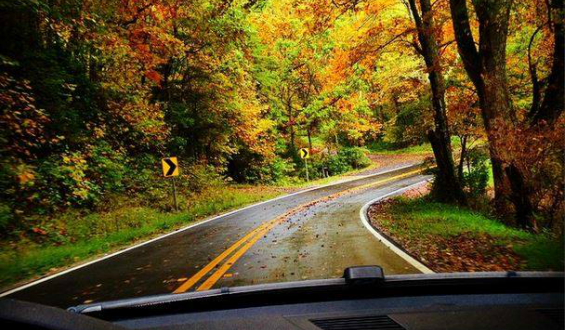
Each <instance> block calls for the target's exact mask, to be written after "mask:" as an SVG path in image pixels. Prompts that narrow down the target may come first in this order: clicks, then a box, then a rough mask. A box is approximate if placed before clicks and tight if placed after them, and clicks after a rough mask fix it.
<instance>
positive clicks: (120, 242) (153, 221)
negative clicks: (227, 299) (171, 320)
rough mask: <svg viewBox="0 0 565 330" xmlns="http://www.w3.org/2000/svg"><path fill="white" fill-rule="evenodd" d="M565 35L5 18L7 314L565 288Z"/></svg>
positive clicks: (101, 16)
mask: <svg viewBox="0 0 565 330" xmlns="http://www.w3.org/2000/svg"><path fill="white" fill-rule="evenodd" d="M563 15H564V11H563V1H562V0H548V1H539V0H525V1H519V2H516V1H509V0H497V1H491V0H487V1H472V2H470V1H459V0H437V1H431V0H371V1H369V0H237V1H226V0H194V1H179V0H120V1H118V0H102V1H100V0H60V1H50V0H21V1H0V32H1V33H0V35H1V36H2V42H1V43H0V123H1V127H0V150H1V163H0V195H1V199H0V292H2V293H1V294H0V296H2V297H8V298H14V299H20V300H25V301H31V302H36V303H41V304H45V305H50V306H57V307H62V308H67V307H69V306H76V305H81V304H90V303H97V302H102V301H110V300H119V299H126V298H134V297H144V296H149V295H159V294H181V293H186V292H194V291H203V290H209V289H218V288H221V287H235V286H246V285H254V284H263V283H282V282H293V281H304V280H313V279H333V278H339V277H342V276H343V274H344V270H345V269H346V268H347V267H352V266H367V265H378V266H380V267H382V269H383V270H384V273H385V275H392V274H422V273H424V274H428V273H453V272H487V271H489V272H490V271H562V270H563V267H564V266H563V260H564V256H563V251H564V249H563V224H564V222H563V219H564V216H565V211H564V178H563V173H565V172H564V171H565V169H564V158H563V155H564V151H565V150H564V149H565V148H564V146H565V143H564V142H565V141H563V138H564V137H565V119H564V116H563V115H562V112H563V108H564V106H563V104H564V95H565V93H564V76H563V74H564V72H563V70H564V55H563V54H564V49H563V47H564V43H565V42H564V35H565V33H564V25H563V21H564V19H563Z"/></svg>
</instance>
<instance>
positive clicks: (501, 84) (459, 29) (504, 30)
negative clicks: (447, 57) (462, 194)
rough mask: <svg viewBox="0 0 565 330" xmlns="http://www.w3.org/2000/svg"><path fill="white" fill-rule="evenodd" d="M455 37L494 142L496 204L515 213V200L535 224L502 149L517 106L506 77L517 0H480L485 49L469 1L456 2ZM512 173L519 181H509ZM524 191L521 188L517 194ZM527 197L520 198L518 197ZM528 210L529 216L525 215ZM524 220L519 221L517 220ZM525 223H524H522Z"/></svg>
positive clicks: (453, 7)
mask: <svg viewBox="0 0 565 330" xmlns="http://www.w3.org/2000/svg"><path fill="white" fill-rule="evenodd" d="M449 3H450V9H451V16H452V21H453V28H454V30H455V39H456V41H457V46H458V49H459V54H460V55H461V58H462V60H463V64H464V66H465V70H466V71H467V74H468V76H469V78H470V79H471V81H472V82H473V84H474V85H475V88H476V89H477V94H478V96H479V103H480V107H481V114H482V117H483V122H484V125H485V131H486V133H487V138H488V141H489V152H490V158H491V163H492V169H493V177H494V186H495V205H496V208H497V211H498V213H499V214H501V215H506V214H509V213H510V212H509V211H510V209H509V205H508V202H512V203H513V204H514V207H515V211H516V212H517V213H518V212H520V214H519V215H518V214H517V216H519V217H524V218H527V219H530V220H529V221H533V214H532V213H531V212H532V209H531V207H528V205H523V203H525V201H526V200H529V196H528V195H527V193H528V192H527V190H524V189H523V188H524V187H525V186H526V185H525V184H516V182H522V183H525V182H526V180H525V179H524V175H523V173H521V172H520V170H519V169H518V168H516V167H514V168H513V170H511V171H510V172H507V171H505V167H507V166H509V165H510V164H511V161H512V160H505V159H504V158H503V155H502V153H501V151H503V150H504V149H503V148H504V145H503V143H501V140H500V137H501V136H502V135H501V134H500V133H501V132H505V127H500V125H503V126H504V125H510V122H511V121H510V116H511V105H510V97H509V93H508V84H507V79H506V41H507V36H508V22H509V18H510V9H511V7H512V0H481V1H478V0H475V1H473V5H474V7H475V12H476V13H477V17H478V20H479V35H480V36H479V40H480V43H479V50H477V48H476V47H475V41H474V39H473V35H472V33H471V27H470V24H469V14H468V10H467V2H466V0H450V1H449ZM509 173H511V174H512V176H513V180H512V182H511V180H510V179H509V178H508V174H509ZM517 189H518V190H517ZM518 195H520V196H523V198H516V196H518ZM524 212H526V213H524ZM517 221H518V219H517ZM520 221H521V220H520Z"/></svg>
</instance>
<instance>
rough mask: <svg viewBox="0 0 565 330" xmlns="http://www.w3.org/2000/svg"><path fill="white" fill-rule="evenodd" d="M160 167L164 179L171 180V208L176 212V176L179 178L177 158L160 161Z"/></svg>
mask: <svg viewBox="0 0 565 330" xmlns="http://www.w3.org/2000/svg"><path fill="white" fill-rule="evenodd" d="M161 167H162V168H163V176H164V177H165V178H171V182H172V185H173V206H174V208H175V211H178V209H179V207H178V204H177V187H176V178H175V177H176V176H179V162H178V159H177V157H168V158H163V159H161Z"/></svg>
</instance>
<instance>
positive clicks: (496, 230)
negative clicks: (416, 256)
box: [379, 198, 564, 270]
mask: <svg viewBox="0 0 565 330" xmlns="http://www.w3.org/2000/svg"><path fill="white" fill-rule="evenodd" d="M398 201H399V203H397V204H393V205H392V208H391V210H390V214H391V215H392V218H387V217H383V218H382V219H380V220H379V221H380V222H381V223H382V225H383V226H385V227H386V228H388V229H389V230H390V233H391V235H392V236H397V235H398V236H400V237H408V238H410V237H417V236H421V235H429V236H431V237H434V236H441V237H453V236H457V235H460V234H463V233H466V234H469V233H471V234H488V235H490V236H492V237H494V238H496V239H497V242H498V243H500V244H504V245H512V246H513V249H514V251H515V252H516V253H517V254H518V255H520V256H521V257H522V258H524V259H525V261H526V269H528V270H549V269H551V270H563V268H564V265H563V260H564V253H563V240H562V238H557V237H555V236H554V235H552V234H550V233H541V234H533V233H530V232H526V231H523V230H519V229H517V228H513V227H509V226H506V225H504V224H503V223H501V222H499V221H497V220H495V219H492V218H490V217H488V216H486V215H484V214H480V213H477V212H473V211H471V210H468V209H462V208H459V207H457V206H453V205H447V204H442V203H436V202H431V201H428V200H427V199H426V198H418V199H405V198H399V199H398Z"/></svg>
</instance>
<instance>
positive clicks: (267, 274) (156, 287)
mask: <svg viewBox="0 0 565 330" xmlns="http://www.w3.org/2000/svg"><path fill="white" fill-rule="evenodd" d="M413 171H414V168H407V169H403V170H399V171H395V172H390V173H386V174H382V175H377V176H372V177H369V178H362V179H360V180H355V181H351V182H346V183H342V184H338V185H333V186H329V187H323V188H320V189H316V190H312V191H307V192H303V193H300V194H295V195H289V196H287V197H284V198H281V199H277V200H273V201H269V202H267V203H263V204H260V205H257V206H253V207H250V208H246V209H244V210H241V211H238V212H235V213H232V214H228V215H226V216H224V217H220V218H218V219H215V220H213V221H210V222H206V223H203V224H201V225H198V226H195V227H192V228H190V229H187V230H184V231H179V232H178V233H176V234H174V235H170V236H168V237H166V238H163V239H160V240H156V241H154V242H152V243H150V244H146V245H143V246H140V247H138V248H135V249H132V250H129V251H127V252H124V253H121V254H118V255H116V256H113V257H111V258H108V259H104V260H102V261H99V262H96V263H93V264H90V265H88V266H86V267H83V268H79V269H77V270H74V271H72V272H69V273H66V274H64V275H61V276H58V277H55V278H53V279H50V280H48V281H45V282H42V283H39V284H37V285H34V286H31V287H28V288H26V289H23V290H21V291H17V292H15V293H13V294H10V295H8V297H9V298H14V299H20V300H26V301H32V302H36V303H41V304H46V305H51V306H58V307H63V308H67V307H70V306H75V305H79V304H85V303H92V302H99V301H107V300H116V299H124V298H132V297H140V296H147V295H155V294H164V293H171V292H173V291H175V290H176V289H178V288H179V286H181V285H182V284H183V283H184V282H186V281H187V279H190V278H191V277H192V276H194V275H195V274H196V273H197V272H198V271H199V270H200V269H201V268H203V267H205V266H206V265H208V264H209V263H210V261H212V260H214V259H215V258H216V257H217V256H218V255H220V254H221V253H222V252H224V251H225V250H226V249H228V248H229V247H230V246H232V245H233V244H234V243H235V242H237V241H238V240H240V239H241V238H242V237H244V236H245V235H246V234H248V233H249V232H250V231H252V230H253V229H254V228H256V227H258V226H260V225H261V224H263V223H265V222H267V221H270V220H272V219H275V218H277V217H280V216H281V215H283V214H285V213H286V212H288V211H289V210H292V209H295V210H296V208H297V206H299V205H303V204H304V203H310V202H313V201H318V200H320V199H322V200H321V201H318V202H317V203H315V204H312V205H310V206H308V207H306V208H300V209H299V210H298V211H296V212H294V214H292V215H291V216H289V217H288V218H286V219H285V220H284V221H283V222H282V223H280V224H279V225H277V226H275V227H274V228H272V230H270V231H269V232H268V233H266V234H265V235H261V236H262V237H260V239H258V240H257V241H256V242H255V243H254V244H252V245H251V246H250V247H249V249H248V250H247V251H246V252H245V253H244V254H243V255H242V256H241V257H240V258H239V259H238V260H237V261H236V262H235V263H234V264H233V265H232V266H231V267H230V268H229V269H228V270H227V271H226V273H225V274H224V275H222V276H221V277H220V278H219V280H218V281H217V282H216V283H215V284H214V287H222V286H236V285H249V284H257V283H269V282H281V281H296V280H304V279H317V278H334V277H340V276H342V274H343V270H344V269H345V268H346V267H350V266H359V265H380V266H382V267H383V269H384V270H385V274H402V273H418V272H419V271H418V270H417V269H416V268H414V267H413V266H411V265H410V264H408V263H407V262H406V261H405V260H404V259H402V258H400V257H399V256H398V255H396V254H395V253H393V252H391V251H390V250H389V249H388V248H387V247H386V246H384V245H383V244H382V243H380V242H379V241H378V240H377V239H376V238H375V237H374V236H373V235H372V234H371V233H370V232H369V231H368V230H367V229H366V228H365V227H364V226H363V224H362V222H361V220H360V217H359V210H360V209H361V207H362V206H363V205H364V204H366V203H367V202H369V201H370V200H372V199H375V198H378V197H380V196H383V195H385V194H388V193H391V192H394V191H396V190H399V189H401V188H404V187H407V186H409V185H413V184H415V183H418V182H423V181H424V180H425V179H427V178H428V177H425V176H423V175H419V174H414V175H410V176H406V173H408V172H413ZM403 173H404V177H402V178H400V179H392V178H393V177H396V176H399V175H402V174H403ZM376 181H385V182H383V183H382V184H378V185H376V186H371V187H368V188H364V189H359V187H362V186H366V185H368V184H371V183H375V182H376ZM346 190H352V191H351V192H348V193H343V194H340V195H339V196H333V197H332V198H330V199H327V197H328V196H331V195H335V194H337V193H340V192H343V191H346ZM236 253H237V250H236ZM224 262H225V260H224ZM221 265H222V263H220V264H219V266H221ZM215 269H217V267H215V268H214V269H213V270H212V271H210V272H209V273H207V275H206V276H204V277H203V278H202V279H200V280H199V281H198V283H197V284H196V285H194V286H193V287H191V288H190V289H189V290H188V291H193V290H195V288H197V287H198V285H200V284H201V283H202V282H204V281H205V280H206V279H207V278H208V277H209V276H210V275H211V274H212V273H214V270H215Z"/></svg>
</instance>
